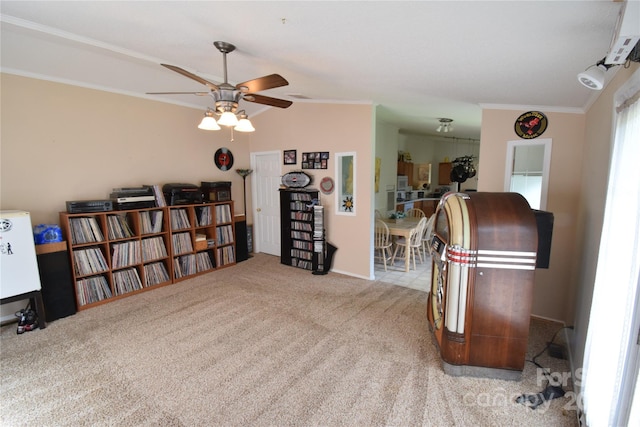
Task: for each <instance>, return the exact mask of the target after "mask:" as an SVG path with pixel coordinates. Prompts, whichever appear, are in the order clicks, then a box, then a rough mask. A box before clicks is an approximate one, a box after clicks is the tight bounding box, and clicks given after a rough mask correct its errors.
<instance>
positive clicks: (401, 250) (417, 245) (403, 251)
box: [391, 217, 427, 270]
mask: <svg viewBox="0 0 640 427" xmlns="http://www.w3.org/2000/svg"><path fill="white" fill-rule="evenodd" d="M426 225H427V218H426V217H423V218H422V219H420V221H419V222H418V225H417V226H416V228H414V229H413V230H412V231H411V234H410V235H409V239H405V238H404V237H399V238H398V239H396V242H395V244H396V247H395V249H394V251H393V256H392V257H391V264H393V263H394V262H395V261H396V256H397V257H399V258H401V259H405V257H410V258H409V260H410V261H413V269H414V270H416V254H418V258H419V259H420V263H422V262H423V261H422V235H423V233H424V228H425V227H426Z"/></svg>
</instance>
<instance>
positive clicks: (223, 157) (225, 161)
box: [213, 147, 233, 171]
mask: <svg viewBox="0 0 640 427" xmlns="http://www.w3.org/2000/svg"><path fill="white" fill-rule="evenodd" d="M213 161H214V163H215V164H216V166H217V167H218V169H220V170H221V171H228V170H229V169H231V167H232V166H233V154H231V151H229V149H228V148H224V147H222V148H219V149H218V151H216V154H214V156H213Z"/></svg>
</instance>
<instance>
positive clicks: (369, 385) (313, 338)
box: [0, 254, 576, 426]
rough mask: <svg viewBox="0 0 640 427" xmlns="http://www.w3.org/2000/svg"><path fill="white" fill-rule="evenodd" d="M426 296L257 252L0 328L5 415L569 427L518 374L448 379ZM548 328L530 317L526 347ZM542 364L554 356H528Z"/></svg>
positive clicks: (44, 421)
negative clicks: (525, 401)
mask: <svg viewBox="0 0 640 427" xmlns="http://www.w3.org/2000/svg"><path fill="white" fill-rule="evenodd" d="M426 302H427V295H426V294H425V293H424V292H421V291H416V290H412V289H408V288H403V287H399V286H395V285H390V284H385V283H381V282H374V281H367V280H362V279H356V278H350V277H346V276H342V275H339V274H334V273H330V274H328V275H326V276H314V275H312V274H311V273H310V272H308V271H304V270H300V269H296V268H292V267H286V266H283V265H281V264H280V263H279V258H277V257H273V256H269V255H263V254H257V255H255V256H254V257H252V258H250V259H249V260H247V261H245V262H242V263H240V264H238V265H236V266H234V267H230V268H226V269H223V270H220V271H216V272H213V273H210V274H207V275H204V276H200V277H197V278H195V279H191V280H188V281H184V282H180V283H178V284H175V285H171V286H167V287H163V288H158V289H155V290H153V291H150V292H145V293H142V294H139V295H135V296H131V297H128V298H124V299H122V300H119V301H115V302H112V303H109V304H105V305H102V306H99V307H95V308H92V309H89V310H85V311H82V312H79V313H77V314H76V315H74V316H70V317H67V318H64V319H60V320H57V321H55V322H51V323H50V324H49V326H48V327H47V328H46V329H44V330H35V331H33V332H28V333H25V334H23V335H16V332H15V324H14V325H8V326H4V327H3V328H2V330H1V331H0V332H1V333H0V344H1V362H2V363H1V370H0V373H1V389H0V392H1V395H0V404H1V405H2V406H1V408H0V414H1V418H0V424H2V425H3V426H103V425H105V426H106V425H109V426H137V425H144V426H382V425H388V426H420V425H424V426H443V425H460V426H489V425H491V426H515V425H518V426H574V425H576V422H575V411H567V410H566V408H570V406H571V401H570V399H565V398H560V399H555V400H553V401H552V402H551V403H550V405H548V407H543V408H539V409H537V410H535V411H534V410H531V409H529V408H526V407H524V406H523V405H520V404H517V403H514V400H515V398H516V397H517V396H518V395H520V394H522V393H535V392H539V391H541V390H542V388H543V387H544V385H546V384H545V383H544V382H542V383H538V382H537V379H536V367H535V366H534V365H532V364H531V363H527V364H526V368H525V371H524V378H523V380H522V381H519V382H513V381H502V380H494V379H478V378H462V377H450V376H447V375H445V374H444V373H443V371H442V368H441V362H440V358H439V355H438V353H437V349H436V347H435V346H434V344H433V342H434V341H433V340H432V337H431V334H430V332H429V329H428V326H427V321H426V316H425V308H426ZM558 328H559V326H558V325H557V324H553V323H550V322H545V321H539V320H535V321H534V322H533V323H532V337H531V340H530V353H531V354H530V356H529V357H531V356H532V355H533V354H535V353H537V352H538V351H539V350H541V349H542V348H543V347H544V343H545V342H546V341H548V340H550V339H551V337H552V336H553V334H554V333H555V332H556V330H557V329H558ZM538 361H539V362H541V363H542V364H543V365H545V366H549V367H551V368H552V369H553V370H567V371H568V367H567V366H566V361H561V360H559V359H551V358H549V357H547V356H546V355H544V356H542V357H540V358H539V359H538Z"/></svg>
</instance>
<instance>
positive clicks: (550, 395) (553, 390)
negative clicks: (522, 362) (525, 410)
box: [516, 326, 573, 409]
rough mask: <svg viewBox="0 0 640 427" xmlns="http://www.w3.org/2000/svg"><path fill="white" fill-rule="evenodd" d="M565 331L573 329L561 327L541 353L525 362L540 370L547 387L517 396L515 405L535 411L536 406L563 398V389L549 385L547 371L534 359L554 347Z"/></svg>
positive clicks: (548, 373) (571, 327)
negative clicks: (560, 334) (545, 379)
mask: <svg viewBox="0 0 640 427" xmlns="http://www.w3.org/2000/svg"><path fill="white" fill-rule="evenodd" d="M565 329H573V326H563V327H562V328H560V329H558V330H557V331H556V333H555V334H553V338H551V341H549V342H547V345H546V346H545V347H544V348H543V349H542V351H540V352H539V353H538V354H536V355H535V356H533V358H532V359H531V360H527V362H530V363H533V364H534V365H536V366H537V367H538V368H540V369H541V370H542V373H543V374H544V376H545V377H546V378H547V386H546V387H545V389H544V390H542V391H541V392H540V393H534V394H523V395H521V396H518V397H517V398H516V402H517V403H520V404H522V405H525V406H527V407H529V408H531V409H536V408H537V407H538V406H540V405H542V404H543V403H545V402H548V401H550V400H553V399H556V398H558V397H562V396H564V393H565V391H564V389H563V388H562V387H560V386H556V385H551V384H550V383H551V381H550V378H549V375H550V372H548V371H549V370H548V369H547V368H545V367H544V366H542V365H541V364H539V363H538V362H537V361H536V359H537V358H538V357H540V356H541V355H542V354H543V353H544V352H545V351H547V350H548V349H549V348H550V347H551V346H552V345H555V340H556V337H557V336H558V334H559V333H560V332H561V331H563V330H565Z"/></svg>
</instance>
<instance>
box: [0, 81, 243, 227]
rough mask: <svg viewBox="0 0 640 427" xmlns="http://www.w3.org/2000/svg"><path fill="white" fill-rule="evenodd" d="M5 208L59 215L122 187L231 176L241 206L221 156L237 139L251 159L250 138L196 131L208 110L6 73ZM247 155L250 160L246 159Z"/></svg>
mask: <svg viewBox="0 0 640 427" xmlns="http://www.w3.org/2000/svg"><path fill="white" fill-rule="evenodd" d="M1 85H2V86H1V89H2V100H1V102H2V104H1V108H2V110H1V112H2V131H1V132H2V133H1V136H2V142H1V144H2V145H1V156H2V160H1V161H2V163H1V166H2V170H1V175H0V178H1V179H0V182H1V184H0V185H1V193H0V196H1V198H0V204H1V205H0V206H1V207H2V209H24V210H27V211H30V212H31V216H32V222H33V223H34V224H39V223H58V221H59V220H58V212H60V211H64V210H66V206H65V201H67V200H85V199H104V198H108V197H109V194H110V193H111V190H112V189H113V188H116V187H132V186H139V185H142V184H159V185H162V184H165V183H169V182H184V183H191V184H196V185H199V184H200V182H201V181H231V182H232V193H233V199H234V200H235V201H236V206H235V210H236V213H241V212H242V211H243V207H242V179H241V178H240V176H239V175H238V174H237V173H235V172H233V171H227V172H222V171H220V170H219V169H218V168H217V167H216V166H215V164H214V162H213V155H214V153H215V151H216V150H217V149H218V148H220V147H228V148H230V149H231V150H232V152H233V154H234V156H235V157H236V164H235V165H236V166H237V167H241V166H242V165H248V163H249V162H248V153H249V149H248V142H249V141H248V138H249V137H248V136H247V135H242V134H239V133H236V134H235V142H233V143H230V142H229V134H228V133H227V132H224V131H218V132H207V131H202V130H200V129H197V127H196V126H197V124H198V123H199V120H200V119H201V118H202V115H203V112H202V111H199V110H195V109H191V108H185V107H179V106H175V105H169V104H164V103H160V102H154V101H149V100H144V99H139V98H133V97H129V96H124V95H117V94H112V93H107V92H102V91H97V90H91V89H85V88H80V87H76V86H69V85H65V84H58V83H51V82H46V81H42V80H36V79H29V78H24V77H18V76H14V75H9V74H2V75H1ZM245 159H246V160H245Z"/></svg>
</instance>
